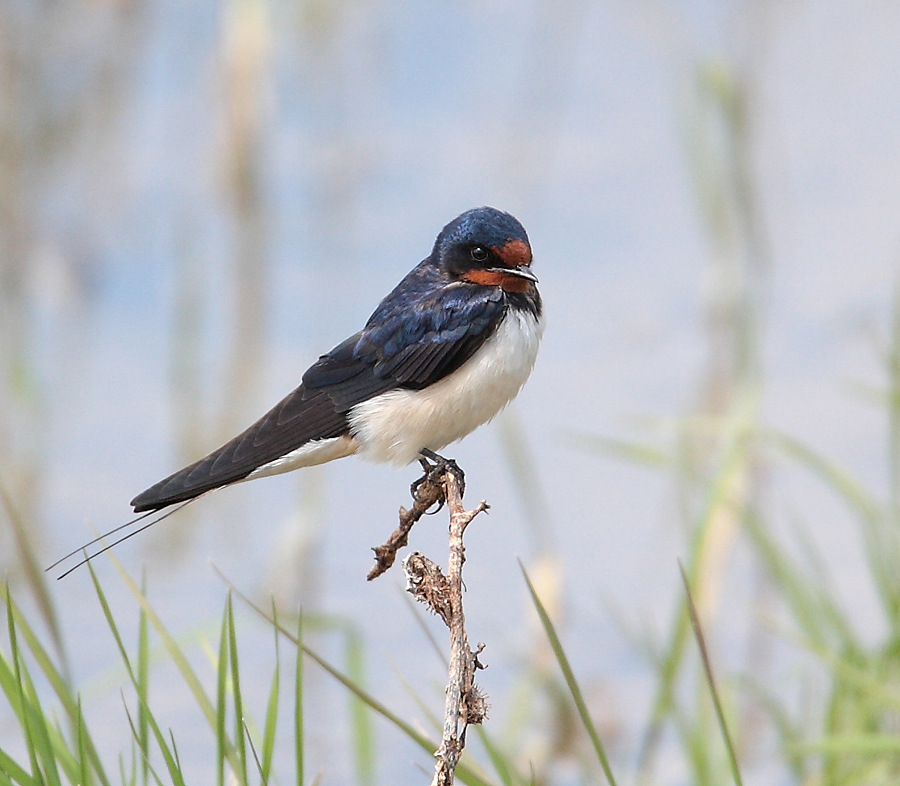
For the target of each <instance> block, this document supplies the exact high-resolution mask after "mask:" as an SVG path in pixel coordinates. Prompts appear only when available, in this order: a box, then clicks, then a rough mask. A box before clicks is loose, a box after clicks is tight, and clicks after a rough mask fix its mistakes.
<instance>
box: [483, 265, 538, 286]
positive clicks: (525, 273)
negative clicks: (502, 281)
mask: <svg viewBox="0 0 900 786" xmlns="http://www.w3.org/2000/svg"><path fill="white" fill-rule="evenodd" d="M488 272H489V273H503V274H505V275H507V276H518V277H519V278H524V279H525V280H526V281H533V282H534V283H535V284H537V282H538V279H537V276H536V275H535V274H534V273H532V272H531V268H529V267H528V266H526V265H517V266H516V267H492V268H490V269H489V270H488Z"/></svg>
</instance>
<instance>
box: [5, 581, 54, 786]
mask: <svg viewBox="0 0 900 786" xmlns="http://www.w3.org/2000/svg"><path fill="white" fill-rule="evenodd" d="M6 625H7V630H8V635H9V650H10V665H11V667H12V671H13V675H14V681H15V686H16V698H17V705H18V707H19V710H20V716H19V722H20V724H21V726H22V733H23V735H24V737H25V747H26V749H27V750H28V758H29V761H30V763H31V775H32V777H33V778H35V779H36V780H37V781H38V782H39V783H41V784H44V783H45V782H46V779H45V777H44V773H43V772H42V771H41V765H40V761H41V759H42V758H43V751H42V746H41V741H40V735H39V733H38V731H37V730H36V729H34V728H33V725H32V724H33V719H32V712H31V707H30V706H29V701H28V698H27V695H26V694H27V691H26V687H25V680H24V677H23V671H24V669H25V666H24V664H23V663H22V661H21V657H20V655H19V642H18V637H17V636H16V624H15V616H14V614H13V606H12V599H11V598H10V596H9V585H8V584H7V585H6Z"/></svg>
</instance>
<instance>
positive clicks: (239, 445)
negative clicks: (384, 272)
mask: <svg viewBox="0 0 900 786" xmlns="http://www.w3.org/2000/svg"><path fill="white" fill-rule="evenodd" d="M531 261H532V255H531V244H530V243H529V241H528V235H527V234H526V233H525V229H524V228H523V227H522V225H521V224H520V223H519V222H518V220H516V219H515V218H514V217H513V216H511V215H510V214H509V213H504V212H502V211H500V210H496V209H495V208H492V207H479V208H475V209H473V210H469V211H467V212H465V213H463V214H462V215H460V216H458V217H457V218H455V219H453V221H451V222H450V223H449V224H447V225H446V226H445V227H444V228H443V229H442V230H441V232H440V234H439V235H438V236H437V240H436V241H435V243H434V247H433V249H432V251H431V254H430V255H429V256H428V257H426V258H425V259H424V260H423V261H422V262H420V263H419V264H418V265H416V266H415V267H414V268H413V269H412V270H411V271H410V272H409V273H408V274H407V275H406V276H405V277H404V278H403V280H402V281H401V282H400V283H399V284H398V285H397V286H396V287H395V288H394V290H393V291H392V292H391V293H390V294H389V295H388V296H387V297H385V298H384V300H382V301H381V303H380V304H379V305H378V308H376V309H375V311H374V313H373V314H372V316H371V317H369V321H368V322H367V323H366V326H365V327H364V328H363V329H362V330H361V331H359V332H358V333H355V334H354V335H352V336H350V338H348V339H347V340H346V341H343V342H341V343H340V344H338V345H337V346H336V347H335V348H334V349H332V350H331V351H330V352H328V353H327V354H325V355H322V356H321V357H320V358H319V359H318V360H317V361H316V362H315V363H314V364H313V365H312V366H311V367H310V368H309V369H308V370H307V371H306V373H305V374H304V375H303V378H302V382H301V383H300V386H299V387H298V388H297V389H296V390H294V391H293V392H292V393H290V394H288V396H287V397H286V398H284V399H282V400H281V401H280V402H279V403H278V404H276V405H275V406H274V407H273V408H272V409H271V410H269V412H267V413H266V414H265V415H263V416H262V417H261V418H260V419H259V420H257V421H256V422H255V423H254V424H253V425H251V426H250V427H249V428H247V429H246V430H245V431H243V432H242V433H240V434H238V435H237V436H236V437H234V438H233V439H231V440H230V441H229V442H227V443H225V444H224V445H222V447H220V448H218V449H217V450H214V451H213V452H212V453H210V454H209V455H208V456H205V457H204V458H201V459H199V460H198V461H195V462H194V463H193V464H190V465H188V466H187V467H184V468H183V469H180V470H178V471H177V472H175V473H174V474H172V475H170V476H169V477H167V478H164V479H163V480H161V481H159V482H158V483H156V484H154V485H153V486H151V487H150V488H148V489H147V490H146V491H143V492H141V493H140V494H138V495H137V496H136V497H135V498H134V499H133V500H132V501H131V505H132V506H133V508H134V512H135V513H143V514H144V516H149V515H152V514H153V513H158V512H163V511H164V510H165V509H167V508H170V507H171V506H175V505H179V503H180V505H184V504H187V503H188V502H190V501H192V500H193V499H195V498H197V497H199V496H200V495H202V494H205V493H207V492H209V491H212V490H213V489H217V488H221V487H223V486H229V485H231V484H233V483H238V482H241V481H245V480H253V479H255V478H260V477H264V476H266V475H274V474H277V473H281V472H287V471H289V470H293V469H298V468H300V467H309V466H313V465H315V464H323V463H325V462H327V461H332V460H334V459H338V458H343V457H344V456H350V455H353V454H359V455H360V456H361V457H363V458H365V459H369V460H371V461H376V462H390V463H392V464H394V465H396V466H404V465H406V464H409V463H411V462H412V461H415V460H416V459H419V460H422V458H423V457H426V458H429V459H432V460H436V461H443V462H448V461H449V460H447V459H443V457H441V456H439V455H438V454H437V451H439V450H441V449H442V448H444V447H445V446H447V445H449V444H450V443H452V442H456V441H457V440H460V439H462V438H463V437H465V436H466V435H467V434H469V433H470V432H472V431H474V430H475V429H476V428H477V427H478V426H480V425H482V424H484V423H487V422H488V421H489V420H491V419H492V418H493V417H494V416H495V415H496V414H497V413H498V412H499V411H500V410H501V409H503V408H504V407H505V406H506V405H507V404H508V403H509V402H510V401H511V400H512V399H513V398H514V397H515V396H516V394H517V393H518V392H519V390H520V389H521V387H522V385H523V384H525V381H526V380H527V379H528V376H529V374H530V373H531V370H532V368H533V366H534V362H535V359H536V357H537V352H538V345H539V344H540V340H541V335H542V333H543V329H544V319H543V308H542V304H541V296H540V294H539V293H538V290H537V286H536V285H537V278H536V277H535V275H534V274H533V273H532V272H531ZM169 512H174V509H173V510H171V511H166V513H165V514H164V515H167V514H168V513H169ZM158 520H159V519H155V520H154V521H153V522H151V523H155V521H158ZM136 521H137V520H134V521H132V522H129V524H134V523H136ZM124 526H127V525H123V527H124ZM145 526H149V524H147V525H145ZM141 529H143V527H142V528H141ZM132 534H135V533H132ZM126 537H130V536H126ZM113 545H114V544H113ZM98 553H99V552H98Z"/></svg>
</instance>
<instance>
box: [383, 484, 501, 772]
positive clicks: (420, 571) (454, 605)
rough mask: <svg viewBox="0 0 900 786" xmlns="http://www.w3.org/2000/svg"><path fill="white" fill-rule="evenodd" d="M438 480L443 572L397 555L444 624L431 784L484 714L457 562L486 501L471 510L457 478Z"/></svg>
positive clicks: (450, 766) (451, 767) (410, 582)
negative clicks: (446, 663)
mask: <svg viewBox="0 0 900 786" xmlns="http://www.w3.org/2000/svg"><path fill="white" fill-rule="evenodd" d="M442 484H443V496H444V497H445V498H446V500H447V507H448V508H449V510H450V555H449V560H448V563H447V575H446V576H444V575H443V574H442V573H441V570H440V568H439V567H438V566H437V565H435V564H434V563H433V562H432V561H431V560H429V559H428V558H427V557H425V556H424V555H422V554H420V553H419V552H413V553H412V554H410V555H409V556H408V557H407V558H406V559H405V560H404V561H403V570H404V572H405V574H406V579H407V590H408V591H409V592H411V593H412V594H413V595H414V596H415V598H416V599H417V600H419V601H422V602H423V603H426V604H427V605H428V607H429V608H430V609H431V610H432V611H433V612H434V613H435V614H437V615H439V616H440V617H441V619H443V620H444V622H445V623H446V624H447V626H448V627H449V628H450V667H449V677H450V679H449V683H448V685H447V692H446V701H445V705H444V733H443V738H442V740H441V746H440V747H439V748H438V749H437V751H435V757H436V758H437V763H436V764H435V772H434V779H433V780H432V786H450V785H451V784H452V783H453V774H454V771H455V769H456V764H457V762H458V761H459V757H460V755H461V754H462V751H463V748H464V747H465V744H466V729H467V727H468V726H469V724H470V723H481V722H482V721H483V720H484V719H485V717H486V715H487V703H486V702H485V698H484V695H483V694H482V693H481V692H480V691H479V690H478V688H477V687H476V686H475V672H476V670H478V669H480V668H483V667H482V665H481V664H480V663H479V662H478V655H479V653H480V652H481V651H482V649H483V648H484V645H482V644H479V645H478V647H477V648H476V650H475V651H474V652H473V651H472V650H471V649H470V647H469V639H468V636H467V635H466V629H465V616H464V614H463V603H462V591H463V581H462V567H463V563H464V562H465V559H466V557H465V548H464V547H463V533H464V532H465V530H466V527H467V526H468V525H469V523H470V522H471V521H472V519H474V518H475V516H477V515H478V514H479V513H481V512H482V511H486V510H487V509H488V505H487V503H486V502H484V501H482V502H480V503H479V504H478V505H477V506H476V507H475V508H474V509H473V510H468V511H467V510H465V509H464V508H463V504H462V496H461V494H460V489H459V483H458V481H457V478H456V476H455V475H454V474H453V473H452V472H444V473H443V477H442ZM417 504H418V500H417ZM420 515H421V514H420ZM402 526H403V515H402V512H401V528H402ZM410 526H412V525H410ZM406 531H407V532H408V529H407V530H406ZM398 532H399V530H398ZM395 534H397V533H395ZM404 537H405V535H404Z"/></svg>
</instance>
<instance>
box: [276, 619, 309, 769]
mask: <svg viewBox="0 0 900 786" xmlns="http://www.w3.org/2000/svg"><path fill="white" fill-rule="evenodd" d="M272 625H273V626H274V628H275V631H276V634H275V637H276V638H277V637H278V633H277V631H278V630H279V629H280V628H279V625H278V619H277V617H276V616H275V614H274V609H273V614H272ZM294 642H295V643H296V645H297V666H296V670H295V672H294V759H295V768H296V770H297V786H303V653H304V652H305V650H306V648H305V646H304V644H303V611H302V610H301V612H300V613H299V614H298V615H297V638H296V639H295V640H294Z"/></svg>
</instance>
